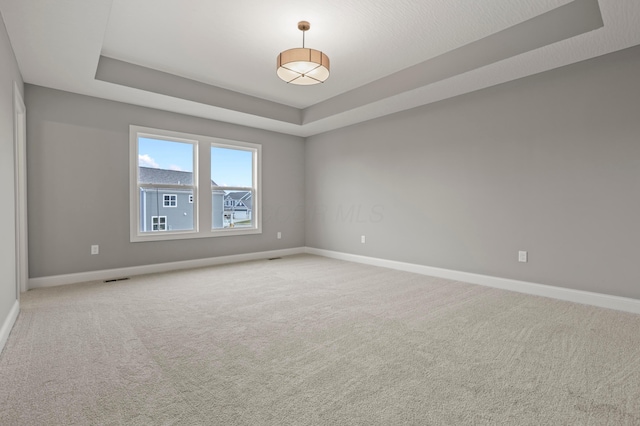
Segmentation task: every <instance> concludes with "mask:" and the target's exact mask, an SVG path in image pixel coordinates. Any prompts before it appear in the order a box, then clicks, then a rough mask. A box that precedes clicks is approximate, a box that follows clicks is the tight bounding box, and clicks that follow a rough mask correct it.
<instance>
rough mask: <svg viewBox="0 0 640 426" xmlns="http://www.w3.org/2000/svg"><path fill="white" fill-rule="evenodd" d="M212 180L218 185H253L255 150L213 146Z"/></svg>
mask: <svg viewBox="0 0 640 426" xmlns="http://www.w3.org/2000/svg"><path fill="white" fill-rule="evenodd" d="M211 180H212V181H213V182H212V185H216V186H241V187H247V188H250V187H252V186H253V151H251V150H244V149H233V148H221V147H217V146H212V147H211Z"/></svg>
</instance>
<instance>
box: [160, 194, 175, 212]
mask: <svg viewBox="0 0 640 426" xmlns="http://www.w3.org/2000/svg"><path fill="white" fill-rule="evenodd" d="M162 207H166V208H170V209H173V208H176V207H178V195H177V194H162Z"/></svg>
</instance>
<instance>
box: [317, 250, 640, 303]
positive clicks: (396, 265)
mask: <svg viewBox="0 0 640 426" xmlns="http://www.w3.org/2000/svg"><path fill="white" fill-rule="evenodd" d="M306 253H309V254H315V255H318V256H324V257H330V258H333V259H339V260H346V261H349V262H357V263H364V264H367V265H373V266H381V267H383V268H390V269H397V270H400V271H406V272H413V273H416V274H422V275H429V276H432V277H439V278H447V279H450V280H455V281H462V282H466V283H470V284H478V285H482V286H486V287H494V288H499V289H503V290H510V291H515V292H518V293H526V294H531V295H535V296H543V297H550V298H552V299H559V300H565V301H568V302H575V303H581V304H583V305H592V306H598V307H601V308H608V309H615V310H618V311H624V312H631V313H634V314H640V300H638V299H631V298H627V297H619V296H611V295H608V294H601V293H592V292H588V291H582V290H573V289H569V288H562V287H554V286H550V285H545V284H536V283H530V282H526V281H518V280H512V279H508V278H499V277H492V276H489V275H480V274H472V273H469V272H461V271H454V270H451V269H442V268H434V267H431V266H424V265H417V264H414V263H405V262H397V261H394V260H386V259H379V258H374V257H367V256H360V255H356V254H349V253H342V252H336V251H331V250H322V249H316V248H311V247H307V248H306Z"/></svg>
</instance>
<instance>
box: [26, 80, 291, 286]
mask: <svg viewBox="0 0 640 426" xmlns="http://www.w3.org/2000/svg"><path fill="white" fill-rule="evenodd" d="M25 91H26V93H25V95H26V98H25V103H26V105H27V109H28V119H27V138H28V150H27V158H28V168H29V169H28V192H29V195H28V196H29V199H28V202H29V256H30V258H29V262H30V265H29V272H30V277H31V278H36V277H44V276H52V275H59V274H69V273H77V272H85V271H94V270H102V269H111V268H122V267H127V266H138V265H147V264H155V263H162V262H173V261H181V260H190V259H199V258H209V257H216V256H224V255H233V254H239V253H251V252H259V251H265V250H277V249H284V248H292V247H300V246H303V245H304V140H303V139H302V138H299V137H295V136H288V135H283V134H278V133H273V132H267V131H263V130H257V129H251V128H248V127H242V126H237V125H232V124H225V123H220V122H215V121H211V120H205V119H200V118H196V117H189V116H184V115H179V114H174V113H169V112H165V111H159V110H153V109H149V108H143V107H137V106H133V105H127V104H122V103H117V102H112V101H107V100H102V99H97V98H91V97H87V96H81V95H76V94H71V93H67V92H61V91H57V90H52V89H47V88H43V87H39V86H33V85H25ZM130 124H136V125H140V126H147V127H153V128H159V129H167V130H173V131H181V132H188V133H195V134H200V135H206V136H213V137H221V138H227V139H234V140H240V141H246V142H252V143H259V144H262V186H263V209H264V210H263V233H262V234H258V235H246V236H235V237H216V238H198V239H193V240H176V241H158V242H139V243H131V242H129V169H128V167H129V157H128V156H129V125H130ZM278 231H281V232H282V239H281V240H278V239H276V233H277V232H278ZM92 244H99V245H100V254H99V255H94V256H92V255H90V246H91V245H92Z"/></svg>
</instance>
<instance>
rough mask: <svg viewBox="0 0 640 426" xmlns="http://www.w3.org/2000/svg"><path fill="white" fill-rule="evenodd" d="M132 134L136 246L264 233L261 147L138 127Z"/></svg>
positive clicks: (132, 231)
mask: <svg viewBox="0 0 640 426" xmlns="http://www.w3.org/2000/svg"><path fill="white" fill-rule="evenodd" d="M129 134H130V142H129V147H130V179H129V181H130V203H129V204H130V206H131V207H130V240H131V241H132V242H141V241H157V240H174V239H185V238H203V237H218V236H232V235H240V234H254V233H260V232H262V230H261V214H260V208H261V203H260V200H261V198H260V197H261V193H260V186H261V185H260V161H261V159H260V154H261V146H260V145H258V144H253V143H247V142H238V141H231V140H226V139H218V138H213V137H210V136H202V135H193V134H186V133H179V132H172V131H167V130H159V129H151V128H147V127H141V126H133V125H132V126H130V128H129ZM209 160H210V161H209ZM209 165H210V167H211V168H210V169H209ZM209 176H210V179H211V180H210V185H211V186H210V191H211V192H209V183H207V180H209ZM199 182H201V183H204V184H205V186H204V187H203V188H202V190H203V191H204V192H201V191H200V192H199V185H198V183H199ZM209 197H211V198H209ZM158 231H163V232H158Z"/></svg>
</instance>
